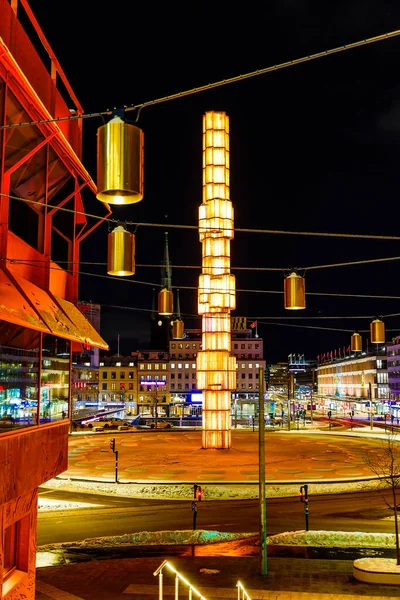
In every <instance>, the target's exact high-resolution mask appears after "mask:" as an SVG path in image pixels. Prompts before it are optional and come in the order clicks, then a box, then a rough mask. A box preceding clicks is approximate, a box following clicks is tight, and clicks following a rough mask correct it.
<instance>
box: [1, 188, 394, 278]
mask: <svg viewBox="0 0 400 600" xmlns="http://www.w3.org/2000/svg"><path fill="white" fill-rule="evenodd" d="M1 196H5V197H6V198H10V199H11V200H19V201H21V202H27V203H29V204H36V205H40V206H41V207H43V204H42V203H41V202H38V201H37V200H29V199H27V198H21V197H19V196H13V195H11V194H2V193H0V197H1ZM52 208H53V207H52ZM54 208H57V210H62V211H64V212H68V213H73V214H76V215H80V216H84V217H90V218H93V219H101V220H102V221H104V222H108V223H114V224H117V225H118V224H120V223H121V222H122V221H123V222H124V223H125V225H127V226H128V225H131V226H136V227H156V228H163V229H191V230H196V231H197V230H198V229H199V226H198V225H174V224H170V223H167V224H166V223H144V222H139V221H126V220H122V219H110V218H109V217H105V218H104V217H101V216H99V215H93V214H90V213H86V212H82V211H75V210H73V209H71V208H65V207H64V206H59V207H54ZM220 229H221V231H224V228H223V227H221V228H220ZM229 231H230V229H229ZM234 231H235V233H268V234H274V235H306V236H315V237H335V238H350V239H366V240H388V241H396V242H399V241H400V236H398V235H373V234H366V233H328V232H321V231H285V230H283V229H250V228H242V227H235V229H234ZM377 260H381V259H377ZM382 260H384V259H382ZM393 260H396V258H393ZM339 264H340V265H342V264H343V266H346V263H338V264H337V265H333V266H339ZM326 267H327V265H322V266H321V267H318V266H315V267H314V268H315V269H317V268H326ZM308 268H310V267H304V269H308ZM279 270H282V271H283V270H284V268H282V269H279Z"/></svg>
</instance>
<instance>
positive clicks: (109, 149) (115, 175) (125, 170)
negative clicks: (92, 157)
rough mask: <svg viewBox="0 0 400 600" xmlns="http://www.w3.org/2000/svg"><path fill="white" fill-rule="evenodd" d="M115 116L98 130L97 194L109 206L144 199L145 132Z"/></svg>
mask: <svg viewBox="0 0 400 600" xmlns="http://www.w3.org/2000/svg"><path fill="white" fill-rule="evenodd" d="M118 112H121V111H116V113H114V114H115V116H114V117H113V118H112V119H111V120H110V121H109V122H108V123H107V124H106V125H103V126H102V127H99V129H98V130H97V195H96V198H97V199H98V200H100V201H101V202H106V203H107V204H134V203H135V202H140V200H142V198H143V156H144V152H143V144H144V142H143V139H144V138H143V131H142V130H141V129H139V127H136V126H135V125H131V124H130V123H125V122H124V121H123V120H122V119H121V117H120V116H118V114H117V113H118Z"/></svg>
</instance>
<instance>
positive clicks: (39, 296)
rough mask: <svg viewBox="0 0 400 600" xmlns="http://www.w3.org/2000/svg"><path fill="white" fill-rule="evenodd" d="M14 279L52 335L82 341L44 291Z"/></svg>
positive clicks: (17, 277) (29, 283) (25, 280)
mask: <svg viewBox="0 0 400 600" xmlns="http://www.w3.org/2000/svg"><path fill="white" fill-rule="evenodd" d="M14 278H15V281H16V282H17V284H18V286H19V287H20V288H21V289H22V290H23V292H24V295H25V296H26V297H27V298H28V300H29V302H30V303H31V304H32V306H33V307H34V308H35V310H36V311H37V312H38V313H39V315H40V317H41V319H42V320H43V321H44V322H45V323H46V325H47V327H48V328H49V329H50V331H51V332H52V333H53V335H57V336H60V337H62V338H66V339H69V340H77V341H83V340H82V336H81V334H80V333H79V330H78V329H77V328H76V327H75V325H74V323H73V322H72V321H70V319H69V318H68V317H67V315H66V314H65V313H64V311H63V310H61V308H60V307H59V305H58V304H57V303H56V302H55V300H53V298H52V297H51V296H50V295H49V294H48V293H47V292H46V291H45V290H42V288H40V287H38V286H37V285H35V284H33V283H31V282H30V281H28V280H27V279H24V278H23V277H19V276H18V275H14ZM65 302H66V301H65Z"/></svg>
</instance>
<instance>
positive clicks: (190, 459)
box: [62, 429, 384, 483]
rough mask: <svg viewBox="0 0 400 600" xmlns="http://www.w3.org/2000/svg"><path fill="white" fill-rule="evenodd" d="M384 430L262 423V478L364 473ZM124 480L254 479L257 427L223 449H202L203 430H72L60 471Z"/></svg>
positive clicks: (323, 477)
mask: <svg viewBox="0 0 400 600" xmlns="http://www.w3.org/2000/svg"><path fill="white" fill-rule="evenodd" d="M383 435H384V434H383V433H382V431H381V430H380V431H378V432H376V433H374V434H372V432H371V433H368V432H364V433H357V432H353V433H344V432H340V431H339V432H336V433H334V432H333V431H332V432H329V431H328V430H315V429H314V430H312V431H296V430H292V431H290V432H288V431H282V430H280V429H275V430H269V431H268V430H267V433H266V436H265V469H266V479H267V480H278V481H283V480H285V481H287V480H290V481H293V482H297V481H305V480H307V481H309V480H319V479H320V480H326V479H343V478H358V477H368V476H371V475H372V473H371V471H370V469H369V468H368V466H367V465H366V464H365V458H364V455H365V452H366V450H372V451H373V452H376V451H378V450H379V448H380V446H381V444H382V441H381V438H382V436H383ZM112 438H115V440H116V450H117V451H118V477H119V481H121V482H129V481H132V482H134V481H138V482H142V481H156V480H157V481H166V482H173V481H188V482H193V481H197V482H204V481H208V482H218V481H225V482H227V481H239V482H244V483H245V482H252V481H253V482H255V481H257V480H258V448H259V444H258V432H257V431H255V432H253V431H251V430H233V431H232V447H231V448H230V449H229V450H212V449H209V450H203V449H202V448H201V431H181V430H177V431H173V430H172V431H171V430H161V431H154V430H152V431H145V432H143V431H142V432H139V431H135V432H132V433H130V432H129V433H127V432H111V431H110V432H105V433H87V434H77V435H75V434H74V435H71V436H70V441H69V466H68V470H67V471H66V472H64V473H63V474H62V477H63V478H94V479H96V478H97V479H100V480H104V479H106V480H107V479H108V480H110V481H113V480H114V477H115V457H114V455H113V453H112V451H111V450H110V439H112Z"/></svg>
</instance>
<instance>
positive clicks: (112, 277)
mask: <svg viewBox="0 0 400 600" xmlns="http://www.w3.org/2000/svg"><path fill="white" fill-rule="evenodd" d="M5 260H8V261H10V262H12V263H14V264H26V265H29V264H32V261H29V260H27V261H25V260H16V259H5ZM35 262H36V261H35ZM37 262H42V261H37ZM89 264H90V263H89ZM96 264H98V263H96ZM38 266H40V267H41V268H43V269H50V270H52V269H53V270H57V269H58V267H57V266H54V267H51V266H49V265H47V264H43V265H38ZM78 275H85V276H87V277H100V278H102V279H109V280H112V281H114V282H116V281H118V282H120V281H121V282H123V283H131V284H139V285H147V286H152V287H154V288H155V287H162V285H161V284H160V283H154V282H151V281H139V280H137V279H128V278H126V277H116V276H115V275H102V274H101V273H87V272H86V271H78ZM171 288H173V289H181V290H195V291H198V290H199V287H198V286H194V285H192V286H189V285H171ZM205 289H206V290H207V291H211V292H212V291H214V290H215V291H219V288H212V287H207V288H205ZM236 292H244V293H252V294H280V295H282V294H283V291H281V290H257V289H245V288H237V289H236ZM307 295H308V296H330V297H334V298H372V299H378V300H400V296H385V295H382V294H380V295H373V294H340V293H330V292H307ZM288 318H289V317H288ZM290 318H296V317H290ZM298 318H300V317H298Z"/></svg>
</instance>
